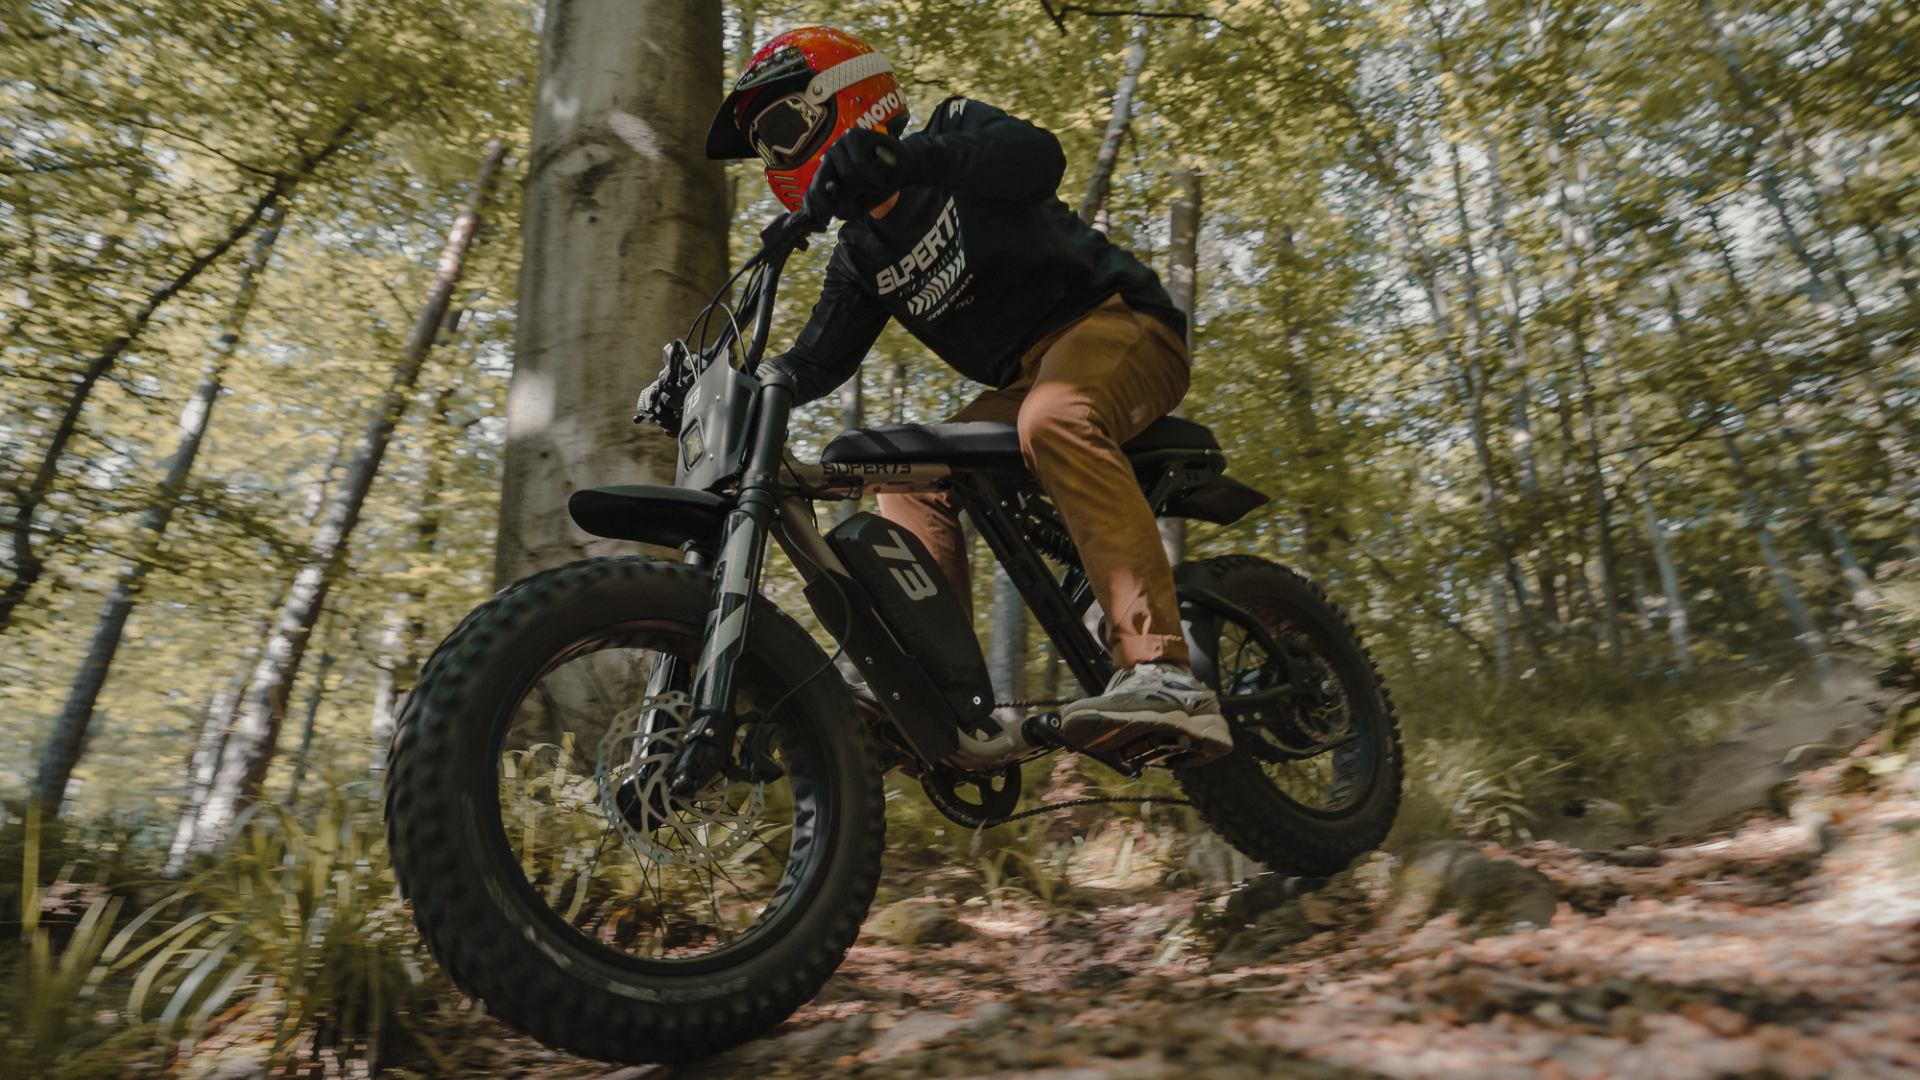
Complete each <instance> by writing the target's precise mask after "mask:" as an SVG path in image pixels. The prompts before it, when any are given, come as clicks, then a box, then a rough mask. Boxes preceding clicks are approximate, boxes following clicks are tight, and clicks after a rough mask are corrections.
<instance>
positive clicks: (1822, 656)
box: [1660, 275, 1827, 670]
mask: <svg viewBox="0 0 1920 1080" xmlns="http://www.w3.org/2000/svg"><path fill="white" fill-rule="evenodd" d="M1660 286H1661V293H1662V299H1663V300H1664V302H1665V304H1666V308H1667V318H1668V319H1670V320H1671V321H1672V322H1673V334H1674V340H1676V341H1677V342H1679V344H1680V349H1681V351H1682V352H1683V353H1687V354H1692V353H1693V352H1694V343H1693V341H1692V335H1690V334H1689V333H1688V332H1687V317H1686V313H1685V312H1684V311H1682V310H1681V307H1680V292H1679V290H1678V289H1676V288H1675V287H1674V284H1673V279H1672V278H1671V277H1666V276H1664V275H1663V276H1662V278H1661V280H1660ZM1699 394H1700V396H1701V397H1702V399H1703V401H1702V404H1704V405H1705V406H1706V407H1707V409H1708V411H1709V412H1711V413H1713V414H1714V415H1715V416H1717V417H1719V421H1718V424H1717V426H1718V427H1719V428H1720V439H1721V443H1722V445H1724V446H1725V447H1726V450H1727V464H1728V465H1730V466H1731V467H1732V469H1733V480H1734V486H1735V487H1736V488H1737V489H1738V491H1739V492H1740V512H1741V516H1743V517H1745V518H1746V519H1747V527H1748V528H1749V529H1751V530H1753V536H1754V543H1755V544H1756V545H1757V546H1758V547H1759V549H1760V558H1761V560H1762V561H1763V562H1765V563H1766V566H1767V574H1768V576H1769V577H1771V578H1772V579H1773V585H1774V588H1776V589H1778V590H1779V592H1780V603H1781V606H1783V607H1785V608H1786V609H1787V618H1788V620H1789V621H1790V622H1791V623H1792V624H1793V633H1794V639H1795V640H1796V641H1798V642H1800V644H1801V646H1802V647H1803V648H1805V649H1806V650H1807V652H1808V653H1809V654H1810V655H1811V656H1812V658H1813V662H1814V665H1815V666H1816V667H1818V668H1820V669H1822V670H1825V668H1826V663H1827V660H1826V638H1825V637H1824V636H1823V635H1822V634H1821V633H1820V630H1819V628H1818V627H1816V626H1814V624H1813V618H1812V616H1810V615H1808V613H1807V605H1806V604H1805V602H1803V601H1802V600H1801V598H1800V586H1799V585H1798V584H1797V583H1795V582H1794V580H1793V575H1792V573H1790V572H1789V571H1788V569H1787V563H1786V560H1785V559H1783V558H1782V557H1781V555H1780V545H1779V543H1778V541H1777V540H1776V539H1775V538H1774V534H1773V511H1774V508H1773V506H1772V505H1770V504H1769V502H1765V501H1763V500H1762V499H1761V498H1760V495H1759V493H1758V491H1757V490H1756V489H1755V487H1754V483H1753V477H1752V475H1751V474H1750V473H1749V472H1748V470H1747V460H1746V456H1745V455H1743V454H1742V453H1741V452H1740V442H1739V439H1738V437H1737V436H1736V434H1735V432H1734V430H1733V428H1732V427H1731V426H1730V425H1729V423H1728V421H1729V420H1730V419H1732V417H1731V416H1729V415H1728V406H1727V404H1726V402H1724V401H1723V400H1721V396H1720V395H1719V394H1718V393H1717V392H1716V391H1715V390H1714V389H1713V387H1712V384H1711V383H1708V384H1706V385H1704V386H1702V388H1701V389H1700V391H1699Z"/></svg>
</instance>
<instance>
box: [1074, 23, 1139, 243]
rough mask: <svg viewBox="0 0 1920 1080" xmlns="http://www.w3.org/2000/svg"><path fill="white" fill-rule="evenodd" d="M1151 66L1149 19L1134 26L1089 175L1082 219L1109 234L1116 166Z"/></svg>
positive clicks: (1081, 213)
mask: <svg viewBox="0 0 1920 1080" xmlns="http://www.w3.org/2000/svg"><path fill="white" fill-rule="evenodd" d="M1146 64H1147V20H1145V19H1140V20H1138V21H1136V22H1135V23H1134V27H1133V37H1132V38H1131V39H1130V40H1128V42H1127V49H1126V53H1125V54H1124V59H1123V60H1122V62H1121V69H1120V80H1119V81H1118V82H1116V83H1115V84H1114V86H1113V103H1112V105H1111V107H1110V108H1109V109H1108V112H1107V130H1106V132H1105V134H1103V135H1102V136H1101V137H1100V149H1099V151H1098V152H1097V153H1095V154H1094V156H1093V170H1092V171H1091V172H1089V173H1088V174H1087V190H1086V194H1085V195H1083V196H1082V197H1081V199H1080V220H1081V221H1084V222H1086V223H1087V224H1089V225H1092V226H1093V227H1094V228H1097V229H1099V230H1100V231H1101V232H1105V231H1106V221H1107V192H1108V191H1110V190H1111V189H1112V187H1113V170H1114V166H1115V165H1116V164H1118V163H1119V161H1120V146H1121V144H1122V143H1124V142H1126V138H1127V128H1128V127H1129V126H1130V125H1131V124H1132V123H1133V95H1134V93H1135V92H1136V91H1137V90H1138V89H1139V88H1140V71H1141V69H1142V68H1144V67H1146Z"/></svg>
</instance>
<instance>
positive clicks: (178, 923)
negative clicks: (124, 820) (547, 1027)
mask: <svg viewBox="0 0 1920 1080" xmlns="http://www.w3.org/2000/svg"><path fill="white" fill-rule="evenodd" d="M371 786H372V785H371V784H369V783H367V782H360V783H357V784H349V785H345V786H341V787H333V788H330V789H329V790H328V791H327V793H326V795H325V796H324V797H322V798H321V799H319V800H318V801H317V802H316V803H315V804H314V805H313V806H311V807H308V808H304V809H302V810H301V811H299V812H296V811H294V810H291V809H288V808H285V807H281V806H277V805H273V804H267V803H261V804H256V806H255V807H253V808H252V809H251V810H250V811H249V812H248V813H247V815H246V816H245V818H244V819H243V820H242V822H241V823H240V824H239V825H238V827H237V828H236V831H235V834H234V836H233V838H232V840H231V841H230V842H229V843H228V845H227V846H226V847H225V848H223V849H222V850H221V851H219V852H218V853H216V855H214V856H213V857H211V858H210V859H208V860H207V861H206V862H205V863H204V864H202V865H200V866H199V867H197V868H195V872H194V873H193V874H192V875H191V876H190V877H188V878H186V879H184V880H180V881H168V880H165V879H164V878H163V877H162V876H161V873H160V867H161V866H162V864H163V863H164V861H165V852H164V851H163V850H160V849H159V848H158V847H157V846H154V847H151V848H138V847H134V848H125V849H121V850H120V851H118V852H117V853H115V854H114V855H113V856H112V861H111V864H110V865H103V864H97V863H93V862H91V861H90V859H89V858H88V856H87V854H86V848H85V847H84V846H83V845H80V844H77V843H75V838H76V836H77V835H80V834H82V833H84V832H85V826H81V827H77V828H76V827H71V826H70V827H67V828H65V829H54V828H51V827H49V828H43V827H42V823H41V822H40V821H39V820H38V814H37V812H36V811H34V810H32V809H30V808H29V809H27V810H26V812H25V813H24V815H23V816H22V817H21V818H20V819H17V820H16V821H15V822H14V823H12V825H11V826H10V827H9V829H8V833H9V834H10V835H9V836H8V837H7V840H8V841H10V842H9V843H7V844H6V845H5V849H4V850H5V854H6V856H7V861H8V862H9V863H11V864H13V865H11V866H10V867H9V870H10V871H12V872H11V873H9V874H8V878H9V879H10V880H11V881H15V882H18V883H19V887H20V891H19V893H18V894H17V897H10V898H8V899H12V900H14V904H13V905H12V906H14V907H15V908H16V909H17V911H18V921H17V926H18V932H17V934H16V935H15V940H14V941H13V942H11V943H9V945H8V947H7V948H6V950H5V953H4V956H0V1008H4V1013H5V1017H4V1019H5V1023H4V1028H5V1034H4V1045H3V1046H0V1053H4V1056H5V1059H6V1060H7V1061H8V1062H9V1064H10V1069H9V1072H10V1073H11V1074H17V1075H23V1076H46V1077H62V1076H75V1077H80V1076H100V1075H109V1074H114V1073H119V1072H123V1071H126V1070H128V1069H129V1068H131V1067H134V1066H137V1065H138V1064H139V1059H141V1058H145V1059H147V1060H146V1064H147V1065H149V1066H151V1067H152V1069H154V1070H166V1069H170V1068H177V1067H182V1066H186V1065H187V1064H188V1063H190V1062H192V1061H194V1060H195V1059H196V1058H197V1057H199V1056H202V1055H204V1054H209V1053H214V1052H222V1051H225V1050H227V1049H228V1048H231V1047H233V1046H235V1045H237V1044H244V1045H245V1046H246V1048H247V1052H249V1053H254V1054H257V1055H258V1056H259V1058H260V1065H261V1067H262V1068H263V1069H265V1070H267V1071H271V1072H275V1073H287V1072H292V1071H300V1072H303V1073H310V1072H311V1073H315V1074H316V1075H325V1074H329V1073H333V1072H338V1071H340V1070H341V1069H342V1068H344V1067H346V1063H347V1062H349V1061H356V1060H357V1061H361V1062H365V1063H367V1064H368V1065H369V1066H372V1067H379V1066H381V1065H383V1064H392V1063H417V1064H419V1065H422V1066H428V1067H432V1066H440V1065H444V1064H445V1060H444V1058H443V1056H442V1055H441V1053H440V1051H439V1049H438V1048H437V1046H436V1044H435V1040H434V1038H433V1036H432V1026H431V1021H432V1020H433V1019H434V1017H435V1016H436V1015H437V1014H438V1013H440V1011H441V1010H442V1009H443V1005H442V1004H441V1003H442V1002H446V1001H448V1000H450V997H449V994H448V987H447V985H446V984H445V982H444V980H442V979H440V978H438V977H437V975H436V973H435V971H434V969H433V968H432V967H431V965H430V963H429V962H428V961H427V959H426V957H425V954H424V952H423V950H422V949H421V947H420V944H419V939H418V936H417V935H416V934H415V933H414V931H413V927H412V925H411V923H410V921H409V920H408V918H407V916H406V912H405V910H404V907H403V904H402V902H401V900H400V897H399V895H398V891H397V889H396V888H395V882H394V878H393V872H392V868H391V866H390V864H389V863H388V860H387V855H386V841H385V834H384V829H383V826H382V822H381V818H380V812H379V804H378V802H377V800H376V799H375V797H374V793H373V792H372V791H371V790H370V788H371ZM55 850H64V851H67V852H73V853H75V854H74V855H72V856H70V857H69V858H67V859H66V861H64V862H62V863H59V864H58V865H57V867H56V865H55V859H57V858H58V856H55V859H50V858H48V855H49V853H50V852H52V851H55ZM143 867H144V870H145V873H144V874H141V873H139V872H138V871H140V870H141V869H142V868H143ZM316 1070H317V1072H316ZM436 1071H439V1070H436Z"/></svg>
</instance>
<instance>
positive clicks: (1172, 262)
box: [1160, 169, 1200, 564]
mask: <svg viewBox="0 0 1920 1080" xmlns="http://www.w3.org/2000/svg"><path fill="white" fill-rule="evenodd" d="M1173 182H1174V188H1175V190H1177V191H1178V192H1179V194H1178V195H1177V196H1175V197H1174V200H1173V206H1172V208H1171V209H1170V210H1169V211H1168V214H1167V296H1168V298H1169V299H1171V300H1172V301H1173V306H1174V307H1177V308H1179V309H1180V313H1181V314H1183V315H1185V316H1186V317H1187V351H1188V352H1189V353H1191V352H1192V351H1193V341H1194V323H1195V320H1196V318H1197V311H1196V308H1195V301H1196V299H1197V296H1198V289H1199V273H1200V173H1199V171H1198V170H1195V169H1178V170H1176V171H1175V172H1174V174H1173ZM1178 411H1179V410H1177V409H1176V410H1175V412H1176V413H1177V412H1178ZM1160 545H1161V546H1162V547H1164V548H1166V549H1167V561H1168V562H1170V563H1174V564H1178V563H1179V562H1180V560H1182V559H1184V558H1186V557H1187V523H1186V521H1185V519H1182V518H1162V519H1160Z"/></svg>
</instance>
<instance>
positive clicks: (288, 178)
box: [0, 106, 366, 634]
mask: <svg viewBox="0 0 1920 1080" xmlns="http://www.w3.org/2000/svg"><path fill="white" fill-rule="evenodd" d="M365 115H366V109H365V107H364V106H361V107H356V108H355V109H354V110H353V111H352V112H350V113H349V114H348V115H347V117H346V119H345V120H343V121H341V123H340V124H339V126H338V127H336V128H335V129H334V131H333V134H332V135H331V136H330V137H329V138H328V139H327V141H326V142H325V143H324V144H322V145H321V146H320V147H319V149H317V150H314V151H313V152H312V153H309V154H307V155H306V156H304V157H302V158H300V159H299V161H298V162H296V163H295V164H294V166H293V167H292V168H290V169H288V170H287V171H286V172H282V173H278V174H276V175H275V176H274V178H273V181H272V182H271V183H269V184H268V185H267V186H266V188H265V189H263V190H262V191H261V192H260V194H259V195H258V196H257V197H256V198H255V199H254V201H253V205H251V206H250V207H248V208H247V212H246V213H244V214H242V215H241V216H240V218H239V220H237V221H235V222H234V223H233V225H232V226H231V227H229V228H228V229H227V231H226V232H224V233H222V234H220V236H219V237H218V238H216V239H215V240H214V242H213V243H212V244H211V245H209V246H208V247H207V249H206V250H204V251H202V252H200V253H199V254H197V255H195V256H194V257H193V259H192V260H191V261H189V262H188V263H187V265H186V266H185V267H184V268H182V269H181V270H180V272H179V273H177V274H175V275H174V276H173V277H172V278H171V279H169V280H168V281H167V282H166V284H164V285H162V286H160V287H159V288H158V289H155V290H153V291H152V292H150V293H148V294H147V298H146V300H145V301H144V302H142V303H141V305H140V307H139V308H138V309H137V310H135V311H134V313H133V314H132V315H131V316H130V317H129V318H128V319H127V321H126V323H125V324H124V325H123V326H122V327H121V329H120V333H119V334H118V335H116V336H115V337H113V338H112V339H110V340H109V341H108V342H107V343H106V344H105V345H103V346H101V348H100V351H99V352H97V353H95V354H94V355H93V357H92V358H91V359H90V360H88V361H87V366H86V368H85V370H83V371H82V372H81V374H80V377H79V379H78V380H76V381H75V382H74V384H73V390H72V392H71V393H70V394H68V396H67V403H66V405H65V406H64V407H63V408H62V409H61V412H60V417H59V419H58V420H56V421H55V422H54V425H53V433H52V435H51V436H50V437H49V438H48V440H47V449H46V451H45V453H44V454H42V455H41V458H40V462H39V464H38V465H37V466H36V467H35V468H34V471H33V477H32V479H31V480H29V481H28V482H27V484H26V486H25V487H23V488H20V489H18V490H17V491H16V492H15V495H16V498H15V500H14V506H13V517H12V518H11V519H10V520H9V521H8V522H7V523H6V525H5V529H6V532H7V534H8V538H9V541H10V544H11V549H12V561H13V580H11V581H9V582H8V583H7V587H6V588H5V589H4V590H0V634H3V633H5V632H6V631H7V628H8V627H10V626H12V625H13V620H14V616H15V615H16V614H17V613H18V611H19V609H20V605H21V604H22V603H25V602H26V599H27V596H28V594H29V593H31V592H32V591H33V587H34V586H35V585H36V584H38V583H39V581H40V577H41V575H43V574H44V573H46V562H45V560H43V559H42V558H41V557H40V553H39V552H37V551H36V550H34V529H35V525H34V516H35V515H36V514H38V513H39V512H40V508H41V507H42V506H44V505H45V504H46V501H47V496H48V495H50V494H52V492H53V484H54V480H55V479H56V478H58V476H59V475H60V462H61V459H62V458H64V457H66V453H67V445H68V444H69V443H71V442H72V441H73V438H74V436H75V435H77V434H79V431H80V415H81V413H82V412H84V411H85V409H86V406H87V400H88V399H89V398H90V397H92V396H93V391H94V388H95V387H96V386H98V385H100V380H101V379H103V378H105V377H106V375H107V373H108V372H109V371H112V370H113V367H114V365H115V364H117V363H119V362H120V358H121V357H122V356H124V355H126V352H127V350H128V349H130V348H132V347H133V344H134V342H136V341H138V340H139V339H140V335H141V334H143V333H144V332H145V331H146V329H147V326H148V324H150V323H151V322H152V321H153V317H154V315H155V314H157V313H158V312H159V310H160V309H161V308H162V307H164V306H166V304H167V302H168V301H170V300H172V299H173V298H174V297H176V296H178V295H179V294H180V293H181V292H182V291H183V290H185V289H186V288H187V287H188V286H190V285H192V284H193V283H194V281H195V280H196V279H198V278H199V276H200V275H201V274H202V273H204V272H205V271H206V269H207V268H208V267H210V266H212V265H213V264H214V263H217V262H219V261H220V259H221V257H223V256H224V255H226V253H227V252H228V251H230V250H231V249H232V248H233V246H234V245H235V244H237V243H239V242H240V241H241V239H242V238H244V237H245V236H246V235H247V234H248V233H250V232H252V231H253V229H254V226H256V225H258V224H259V223H260V219H261V218H263V217H265V216H266V214H267V213H268V212H269V211H271V210H273V209H274V208H275V207H277V206H279V205H280V203H281V201H282V200H283V199H285V198H286V196H287V193H288V192H289V191H292V190H293V189H294V187H295V186H297V185H298V184H299V183H300V181H302V180H304V179H306V178H307V177H309V176H312V175H313V174H314V173H315V172H316V171H318V170H319V169H320V167H321V166H323V165H325V164H326V163H327V162H328V161H329V160H331V159H332V158H333V156H334V155H336V154H338V153H339V152H340V151H341V150H343V149H345V148H346V145H347V142H348V141H349V140H350V139H351V138H352V137H353V135H354V133H355V131H356V129H357V128H358V127H359V125H360V122H361V121H362V119H364V117H365Z"/></svg>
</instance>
